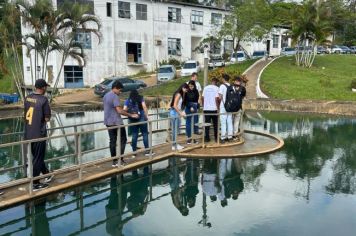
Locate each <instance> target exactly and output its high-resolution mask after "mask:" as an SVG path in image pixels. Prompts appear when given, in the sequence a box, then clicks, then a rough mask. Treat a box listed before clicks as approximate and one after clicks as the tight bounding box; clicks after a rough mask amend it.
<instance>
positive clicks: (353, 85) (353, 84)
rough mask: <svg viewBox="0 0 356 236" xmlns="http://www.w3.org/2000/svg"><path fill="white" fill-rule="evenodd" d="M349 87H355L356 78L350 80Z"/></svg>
mask: <svg viewBox="0 0 356 236" xmlns="http://www.w3.org/2000/svg"><path fill="white" fill-rule="evenodd" d="M351 88H353V89H356V79H354V80H352V81H351Z"/></svg>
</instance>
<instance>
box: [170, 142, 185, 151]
mask: <svg viewBox="0 0 356 236" xmlns="http://www.w3.org/2000/svg"><path fill="white" fill-rule="evenodd" d="M176 149H177V151H179V150H182V149H184V147H183V146H181V145H179V144H177V145H176V147H175V146H172V151H175V150H176Z"/></svg>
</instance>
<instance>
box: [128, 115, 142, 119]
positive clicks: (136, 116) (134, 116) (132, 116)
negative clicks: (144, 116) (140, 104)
mask: <svg viewBox="0 0 356 236" xmlns="http://www.w3.org/2000/svg"><path fill="white" fill-rule="evenodd" d="M130 118H133V119H138V118H140V116H139V115H138V114H130Z"/></svg>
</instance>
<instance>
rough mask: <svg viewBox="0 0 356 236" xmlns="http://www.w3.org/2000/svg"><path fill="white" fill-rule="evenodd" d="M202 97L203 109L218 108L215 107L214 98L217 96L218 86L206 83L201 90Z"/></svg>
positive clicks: (214, 109) (211, 109)
mask: <svg viewBox="0 0 356 236" xmlns="http://www.w3.org/2000/svg"><path fill="white" fill-rule="evenodd" d="M203 97H204V111H216V110H218V108H217V107H216V100H215V98H218V97H219V88H218V86H216V85H212V84H211V85H208V86H206V87H205V88H204V90H203Z"/></svg>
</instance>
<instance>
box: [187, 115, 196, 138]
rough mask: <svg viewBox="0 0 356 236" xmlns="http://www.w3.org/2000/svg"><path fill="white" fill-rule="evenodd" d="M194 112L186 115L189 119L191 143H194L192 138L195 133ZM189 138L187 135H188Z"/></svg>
mask: <svg viewBox="0 0 356 236" xmlns="http://www.w3.org/2000/svg"><path fill="white" fill-rule="evenodd" d="M194 118H195V116H194V113H190V116H189V117H188V119H190V140H191V142H192V144H194V138H195V135H194V128H195V127H194ZM188 139H189V137H188Z"/></svg>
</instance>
